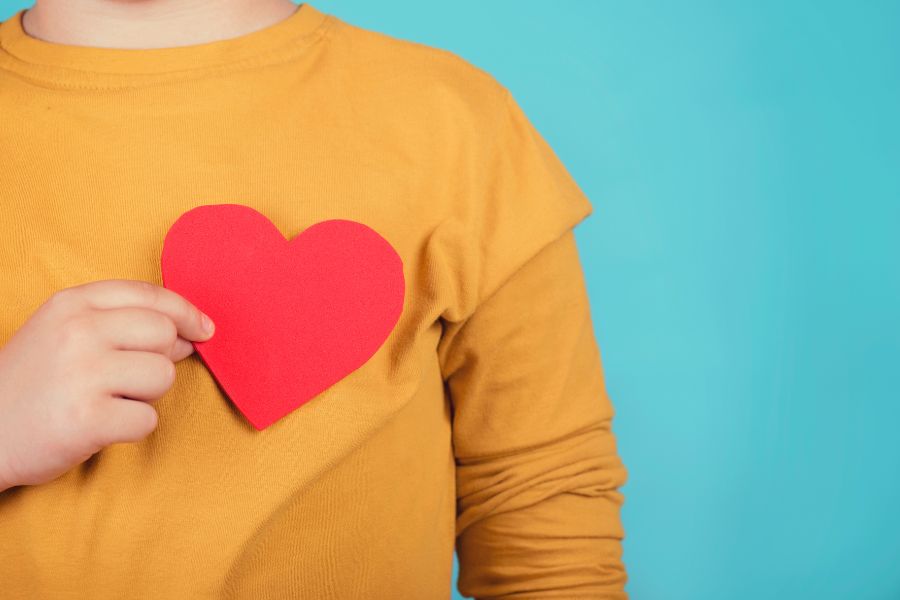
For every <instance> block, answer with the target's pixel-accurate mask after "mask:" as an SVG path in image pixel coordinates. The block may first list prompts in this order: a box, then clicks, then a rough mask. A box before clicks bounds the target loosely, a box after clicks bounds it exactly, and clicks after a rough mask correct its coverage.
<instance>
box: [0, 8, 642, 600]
mask: <svg viewBox="0 0 900 600" xmlns="http://www.w3.org/2000/svg"><path fill="white" fill-rule="evenodd" d="M21 15H22V12H19V13H17V14H16V15H14V16H13V17H11V18H9V19H8V20H6V21H5V22H3V23H2V25H0V208H2V210H0V343H5V341H6V340H7V339H9V336H11V335H12V334H13V333H14V332H15V331H16V330H17V328H18V327H19V326H20V325H21V324H22V323H23V322H24V321H25V320H26V319H27V318H28V316H29V315H30V314H31V313H32V312H33V311H34V310H35V309H36V308H37V307H38V306H40V304H42V303H43V302H44V301H45V300H46V299H47V298H48V297H49V296H50V295H51V294H52V293H53V292H54V291H56V290H59V289H62V288H66V287H71V286H74V285H78V284H81V283H86V282H88V281H94V280H100V279H137V280H145V281H149V282H153V283H155V284H158V285H162V284H163V281H162V273H161V267H160V256H161V251H162V249H163V240H164V238H165V235H166V233H167V231H169V229H170V228H171V226H172V224H173V223H174V222H175V221H176V219H177V218H178V217H179V216H180V215H182V214H183V213H185V212H187V211H189V210H191V209H193V208H196V207H199V206H203V205H211V204H223V203H235V204H241V205H245V206H249V207H252V208H253V209H255V210H256V211H259V212H260V213H261V214H263V215H265V216H266V217H267V218H268V219H270V220H271V222H272V223H273V224H274V225H275V226H276V227H277V228H278V229H279V231H280V233H281V234H282V235H283V236H284V237H285V239H291V238H293V237H294V236H296V235H298V234H300V233H301V232H302V231H304V230H305V229H306V228H307V227H310V226H311V225H313V224H315V223H318V222H320V221H324V220H328V219H349V220H353V221H357V222H359V223H362V224H365V225H367V226H369V227H371V228H372V229H374V230H375V231H377V232H379V233H380V234H381V235H382V236H383V237H384V239H385V240H387V241H388V242H389V243H390V245H391V246H392V247H393V248H394V249H395V250H396V252H397V254H398V255H399V256H400V257H401V258H402V261H403V275H404V278H405V283H406V290H405V296H404V302H403V308H402V312H401V313H400V316H399V319H398V320H397V322H396V325H395V326H394V328H393V330H392V331H391V332H390V335H389V336H388V337H387V339H386V341H385V342H384V344H383V345H382V346H380V348H379V349H378V350H377V351H376V352H375V353H374V354H373V355H372V356H371V358H369V359H368V360H367V361H366V362H365V363H364V364H363V365H362V366H360V367H359V368H357V369H355V370H353V371H352V372H350V373H347V374H346V375H345V376H344V377H343V378H342V379H340V380H339V381H337V382H335V383H334V384H333V385H331V386H330V387H328V388H327V389H325V390H324V391H322V392H321V393H319V394H318V395H316V396H315V397H313V398H312V399H310V400H309V401H308V402H306V403H305V404H303V405H302V406H299V407H298V408H296V409H294V410H292V411H290V412H289V413H288V414H286V415H284V416H283V417H282V418H280V419H278V420H277V421H276V422H274V423H272V424H271V425H269V426H268V427H265V428H262V429H257V428H255V427H253V426H252V425H251V424H250V423H249V422H248V421H247V419H246V418H245V417H244V416H243V415H242V414H241V413H240V411H238V410H237V409H236V407H235V405H234V404H233V402H232V401H231V400H230V398H229V397H228V395H227V394H226V393H224V392H223V390H222V389H221V387H220V386H219V385H218V384H217V382H216V379H215V377H214V376H213V375H212V373H211V372H210V370H209V369H208V368H207V366H206V365H205V364H204V362H203V360H201V358H200V357H198V356H197V353H195V354H193V355H191V356H190V357H188V358H187V359H185V360H183V361H181V362H179V363H177V378H176V382H175V384H174V385H173V387H172V388H171V389H170V390H169V391H168V392H167V393H166V395H165V396H164V397H163V398H162V399H160V400H159V401H158V402H157V403H156V408H157V410H158V414H159V425H158V427H157V429H156V430H155V431H154V432H153V433H152V434H151V435H150V436H149V437H147V438H146V439H144V440H142V441H140V442H137V443H121V444H114V445H112V446H108V447H106V448H105V449H103V450H102V451H100V452H99V453H97V454H96V455H95V456H93V457H92V458H90V459H89V460H88V461H87V462H85V463H84V464H82V465H80V466H78V467H75V468H73V469H72V470H71V471H69V472H67V473H66V474H64V475H63V476H61V477H59V478H58V479H56V480H54V481H52V482H50V483H47V484H43V485H37V486H20V487H14V488H10V489H9V490H7V491H5V492H3V493H2V494H0V597H2V598H4V599H7V600H10V599H19V598H23V599H24V598H27V599H35V598H54V599H57V598H91V599H106V598H128V599H141V598H175V599H187V598H241V599H284V598H315V599H331V598H335V599H338V598H340V599H346V598H374V599H380V598H390V599H399V598H403V599H406V598H415V599H431V598H449V597H450V595H451V589H452V575H451V569H452V558H453V551H454V546H455V549H456V551H457V553H458V558H459V565H460V577H459V582H458V588H459V590H460V592H461V593H462V594H463V595H465V596H472V597H476V598H516V599H518V600H524V599H538V598H542V599H543V598H593V599H597V598H605V599H624V598H626V594H625V592H624V584H625V581H626V571H625V568H624V566H623V561H622V552H621V541H622V539H623V536H624V532H623V528H622V524H621V521H620V514H619V512H620V508H621V506H622V504H623V500H624V497H623V495H622V493H621V492H620V491H619V489H618V488H619V487H621V486H622V485H623V484H624V483H625V481H626V476H627V474H626V470H625V467H624V466H623V463H622V461H621V460H620V458H619V456H618V454H617V450H616V441H615V438H614V435H613V433H612V429H611V423H612V419H613V406H612V404H611V401H610V398H609V397H608V395H607V392H606V389H605V386H604V377H603V371H602V367H601V361H600V353H599V350H598V346H597V344H596V341H595V338H594V333H593V324H592V320H591V313H590V308H589V304H588V297H587V295H586V287H585V282H584V278H583V272H582V267H581V264H580V263H579V255H578V250H577V248H576V244H575V239H574V236H573V233H572V228H573V227H574V226H575V225H576V224H578V223H579V222H581V221H582V220H583V219H584V218H585V217H587V216H588V215H589V214H591V212H592V207H591V204H590V202H589V201H588V199H587V198H586V196H585V195H584V194H583V192H582V191H581V190H580V189H579V187H578V185H577V184H576V183H575V181H574V180H573V179H572V178H571V176H570V175H569V173H568V172H567V171H566V169H565V167H564V166H563V165H562V164H561V162H560V161H559V159H558V158H557V156H556V155H555V153H554V152H553V150H551V148H550V147H549V146H548V145H547V143H546V141H545V140H544V139H543V138H542V137H541V135H540V134H539V133H538V131H537V130H536V129H535V128H534V126H533V125H532V124H531V123H530V122H529V120H528V119H527V117H526V116H525V114H523V112H522V109H521V108H520V106H519V105H518V104H517V102H516V101H515V100H514V98H513V97H512V96H511V95H510V92H509V91H508V89H507V88H505V87H503V86H502V85H501V84H500V83H499V82H498V81H497V80H496V79H495V78H494V77H492V76H491V75H490V74H488V73H487V72H485V71H484V70H481V69H479V68H477V67H475V66H473V65H472V64H470V63H468V62H466V61H465V60H463V59H461V58H460V57H458V56H457V55H455V54H453V53H451V52H448V51H445V50H441V49H437V48H433V47H429V46H425V45H422V44H418V43H414V42H411V41H405V40H401V39H397V38H394V37H391V36H388V35H386V34H382V33H378V32H375V31H371V30H367V29H363V28H360V27H357V26H354V25H351V24H349V23H347V22H345V21H343V20H341V19H339V18H337V17H335V16H333V15H329V14H327V13H325V12H322V11H320V10H317V9H316V8H315V7H313V6H312V5H310V4H309V3H306V4H303V5H301V7H300V8H299V10H298V11H297V12H295V13H293V14H292V16H290V17H289V18H287V19H286V20H283V21H281V22H279V23H277V24H275V25H272V26H270V27H268V28H265V29H261V30H258V31H254V32H252V33H249V34H246V35H243V36H241V37H236V38H231V39H227V40H222V41H216V42H212V43H205V44H199V45H193V46H183V47H175V48H164V49H143V50H128V49H112V48H98V47H86V46H69V45H62V44H56V43H50V42H46V41H42V40H39V39H36V38H33V37H30V36H29V35H28V34H26V33H25V32H24V30H23V28H22V23H21ZM245 351H246V353H247V354H248V355H249V354H251V353H253V352H254V351H255V349H254V348H246V349H245ZM289 376H290V374H288V377H289ZM2 418H3V415H0V419H2Z"/></svg>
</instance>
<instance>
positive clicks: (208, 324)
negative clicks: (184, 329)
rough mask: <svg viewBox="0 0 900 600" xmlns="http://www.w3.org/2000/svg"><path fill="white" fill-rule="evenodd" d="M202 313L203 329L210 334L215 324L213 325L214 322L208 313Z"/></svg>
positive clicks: (214, 328)
mask: <svg viewBox="0 0 900 600" xmlns="http://www.w3.org/2000/svg"><path fill="white" fill-rule="evenodd" d="M202 315H203V319H202V321H203V330H204V331H205V332H206V333H209V334H211V333H212V332H213V331H215V330H216V326H215V324H214V323H213V322H212V319H210V318H209V315H207V314H206V313H202Z"/></svg>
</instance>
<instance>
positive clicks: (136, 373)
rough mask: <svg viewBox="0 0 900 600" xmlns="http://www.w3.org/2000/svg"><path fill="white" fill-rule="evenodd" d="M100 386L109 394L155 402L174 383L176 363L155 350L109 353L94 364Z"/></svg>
mask: <svg viewBox="0 0 900 600" xmlns="http://www.w3.org/2000/svg"><path fill="white" fill-rule="evenodd" d="M95 376H96V377H98V378H99V379H100V382H101V383H100V386H101V389H102V390H103V391H104V392H106V393H107V394H109V395H112V396H124V397H125V398H133V399H135V400H142V401H144V402H155V401H156V400H159V399H160V398H161V397H162V396H163V394H165V393H166V392H167V391H168V390H169V388H171V387H172V384H173V383H175V365H174V363H173V362H172V361H171V360H169V358H167V357H165V356H163V355H162V354H157V353H155V352H144V351H142V350H122V351H119V352H111V353H110V354H108V355H107V357H106V358H105V359H104V361H103V363H102V364H101V365H100V366H99V367H97V372H96V375H95Z"/></svg>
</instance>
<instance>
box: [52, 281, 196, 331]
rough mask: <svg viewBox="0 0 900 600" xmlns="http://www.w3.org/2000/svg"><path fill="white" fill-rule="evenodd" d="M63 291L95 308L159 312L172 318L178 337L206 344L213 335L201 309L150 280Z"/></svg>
mask: <svg viewBox="0 0 900 600" xmlns="http://www.w3.org/2000/svg"><path fill="white" fill-rule="evenodd" d="M64 291H65V293H64V294H62V297H63V298H77V299H78V300H80V301H83V302H85V303H87V304H88V305H89V306H91V307H93V308H101V309H110V308H123V307H127V306H135V307H142V308H149V309H152V310H156V311H159V312H161V313H163V314H165V315H167V316H168V317H169V318H170V319H172V322H173V323H175V327H176V329H177V330H178V334H179V335H180V336H181V337H183V338H185V339H187V340H196V341H204V340H206V339H208V338H209V337H210V336H211V334H212V332H211V331H207V330H206V329H205V328H204V322H203V313H202V312H201V311H200V309H198V308H197V307H195V306H194V305H193V304H191V303H190V302H189V301H188V300H187V299H186V298H184V297H183V296H181V295H180V294H177V293H175V292H173V291H172V290H170V289H167V288H165V287H162V286H158V285H154V284H152V283H149V282H147V281H139V280H132V279H104V280H101V281H92V282H90V283H85V284H81V285H78V286H74V287H71V288H67V289H66V290H64ZM58 297H59V295H58Z"/></svg>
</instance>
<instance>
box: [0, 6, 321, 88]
mask: <svg viewBox="0 0 900 600" xmlns="http://www.w3.org/2000/svg"><path fill="white" fill-rule="evenodd" d="M26 10H27V9H21V10H19V11H18V12H16V13H15V14H13V16H12V17H10V18H9V19H7V20H6V21H3V22H0V68H2V67H8V68H9V69H10V70H13V71H16V72H18V73H19V74H20V75H23V76H26V77H29V76H31V77H37V78H40V79H45V80H50V81H56V82H57V83H59V84H62V85H65V84H68V85H69V86H70V87H71V86H77V87H91V86H101V85H104V84H105V85H114V84H116V83H122V84H124V83H126V82H129V81H130V82H138V81H141V80H146V79H147V77H148V76H149V77H151V78H152V79H153V80H159V79H161V78H162V79H165V78H168V77H172V76H177V74H179V73H181V74H185V73H190V74H194V75H196V74H197V72H198V71H202V70H208V69H216V68H219V69H221V68H231V67H235V68H236V67H238V66H239V65H241V64H244V65H251V64H259V63H261V62H264V61H265V60H266V59H267V58H271V57H272V56H273V55H274V54H278V53H280V52H282V51H285V52H289V51H290V52H293V51H299V50H301V49H303V48H304V47H305V46H307V45H308V44H309V43H311V42H312V41H314V40H315V39H317V38H318V37H319V35H320V34H321V33H323V32H324V30H325V29H326V27H325V26H326V25H327V24H329V23H330V22H331V21H332V20H333V17H332V16H331V15H329V14H327V13H324V12H322V11H320V10H318V9H316V8H315V7H314V6H312V5H311V4H309V3H308V2H304V3H302V4H299V5H298V7H297V9H296V10H295V11H294V12H293V13H291V14H290V15H288V16H287V17H285V18H284V19H282V20H280V21H277V22H276V23H274V24H272V25H268V26H266V27H264V28H262V29H257V30H254V31H251V32H249V33H245V34H242V35H239V36H236V37H231V38H225V39H221V40H215V41H212V42H204V43H199V44H190V45H183V46H170V47H165V48H111V47H99V46H81V45H72V44H62V43H57V42H49V41H46V40H42V39H39V38H36V37H32V36H31V35H29V34H28V33H27V32H26V31H25V29H24V26H23V23H22V17H23V15H24V14H25V11H26ZM4 54H5V55H6V56H5V57H4V56H3V55H4ZM4 58H5V59H6V60H3V59H4Z"/></svg>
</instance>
